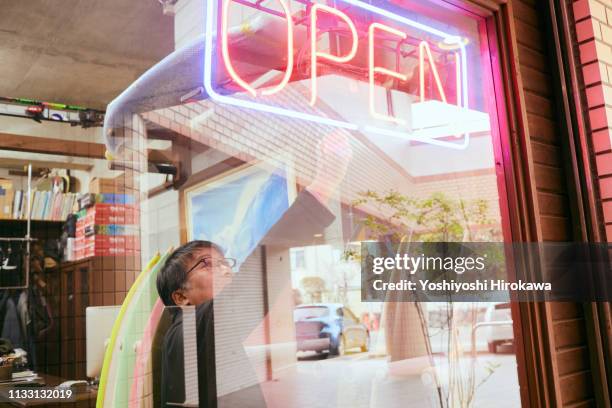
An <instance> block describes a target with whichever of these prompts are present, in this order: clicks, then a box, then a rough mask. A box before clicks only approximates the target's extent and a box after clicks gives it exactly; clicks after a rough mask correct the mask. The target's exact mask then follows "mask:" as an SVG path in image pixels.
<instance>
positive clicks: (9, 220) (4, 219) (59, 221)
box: [0, 218, 66, 223]
mask: <svg viewBox="0 0 612 408" xmlns="http://www.w3.org/2000/svg"><path fill="white" fill-rule="evenodd" d="M0 222H28V220H22V219H18V220H16V219H14V218H0ZM30 222H33V223H34V222H48V223H62V222H66V220H34V219H33V220H30Z"/></svg>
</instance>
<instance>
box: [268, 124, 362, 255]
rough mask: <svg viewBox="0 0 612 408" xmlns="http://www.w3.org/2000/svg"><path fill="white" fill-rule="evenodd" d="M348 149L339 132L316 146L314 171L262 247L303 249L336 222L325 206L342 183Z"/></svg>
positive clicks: (347, 160)
mask: <svg viewBox="0 0 612 408" xmlns="http://www.w3.org/2000/svg"><path fill="white" fill-rule="evenodd" d="M351 156H352V152H351V146H350V144H349V141H348V139H347V137H346V135H345V134H344V133H343V132H342V131H335V132H333V133H331V134H329V135H327V136H326V137H325V138H323V140H321V142H320V143H319V145H318V146H317V160H318V163H317V171H316V175H315V177H314V179H313V181H312V183H311V184H310V185H309V186H308V187H307V188H306V189H305V190H303V191H302V192H301V193H300V194H299V195H298V197H297V198H296V200H295V201H294V202H293V204H292V205H291V206H290V207H289V209H288V210H287V211H285V213H284V214H283V216H282V217H281V218H280V219H279V220H278V222H277V223H276V224H275V225H274V226H273V227H272V228H270V230H269V231H268V233H267V234H266V236H265V237H264V238H263V239H262V241H261V243H262V244H264V245H282V246H305V245H309V244H311V243H313V242H314V241H315V239H314V238H315V235H317V234H322V233H323V230H324V229H325V228H327V227H328V226H329V225H330V224H331V223H332V222H333V221H334V219H335V216H334V214H333V213H332V212H331V211H330V210H329V208H328V205H329V203H330V201H331V197H332V195H333V194H334V193H335V192H336V191H337V189H338V186H339V185H340V183H341V182H342V180H343V179H344V176H345V174H346V171H347V168H348V165H349V162H350V160H351Z"/></svg>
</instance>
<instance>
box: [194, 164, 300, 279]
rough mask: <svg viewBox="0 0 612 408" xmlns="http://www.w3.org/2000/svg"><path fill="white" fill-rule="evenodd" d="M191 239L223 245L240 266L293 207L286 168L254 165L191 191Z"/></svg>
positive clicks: (228, 254)
mask: <svg viewBox="0 0 612 408" xmlns="http://www.w3.org/2000/svg"><path fill="white" fill-rule="evenodd" d="M187 199H188V200H189V205H190V210H191V211H190V218H189V219H188V222H189V223H190V227H191V228H190V232H191V234H190V235H191V236H190V238H191V239H202V240H208V241H212V242H214V243H216V244H217V245H219V246H221V247H222V248H223V249H224V251H225V256H226V257H228V258H235V259H236V268H235V269H236V270H238V268H239V267H240V265H241V264H242V263H243V262H244V260H245V259H246V258H247V257H248V256H249V254H250V253H251V252H252V251H253V250H254V249H255V248H256V247H257V244H258V243H259V242H260V241H261V240H262V238H264V237H265V235H266V233H267V232H268V231H269V230H270V228H272V226H273V225H274V224H276V222H277V221H278V220H279V219H280V217H281V216H282V215H283V213H284V212H285V211H286V210H287V208H289V198H288V188H287V179H286V176H285V172H284V171H282V170H277V171H275V172H270V171H267V170H266V169H263V168H259V167H250V168H247V169H246V170H244V171H241V172H239V173H237V174H235V175H231V176H228V177H227V178H225V179H222V180H220V181H218V182H215V183H214V184H211V185H210V186H204V187H202V188H200V189H197V190H193V191H192V192H190V193H188V195H187Z"/></svg>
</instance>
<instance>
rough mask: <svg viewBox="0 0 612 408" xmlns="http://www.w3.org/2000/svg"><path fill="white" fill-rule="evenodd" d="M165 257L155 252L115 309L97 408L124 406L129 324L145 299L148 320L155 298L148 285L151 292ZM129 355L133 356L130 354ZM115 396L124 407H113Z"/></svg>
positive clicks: (143, 310) (141, 309) (129, 334)
mask: <svg viewBox="0 0 612 408" xmlns="http://www.w3.org/2000/svg"><path fill="white" fill-rule="evenodd" d="M167 256H168V254H166V255H165V256H164V257H160V254H159V253H157V254H155V255H154V256H153V258H151V260H150V261H149V263H148V264H147V265H146V267H145V268H144V269H143V271H142V272H141V273H140V274H139V275H138V277H137V278H136V280H135V281H134V283H133V285H132V287H131V288H130V290H129V291H128V293H127V295H126V297H125V300H124V301H123V303H122V305H121V308H120V309H119V314H118V315H117V319H116V320H115V323H114V325H113V329H112V331H111V337H110V341H109V345H108V347H107V348H106V351H105V353H104V362H103V364H102V372H101V374H100V383H99V386H98V396H97V399H96V407H97V408H103V407H105V406H108V407H116V406H126V405H127V397H126V396H125V395H127V391H125V392H123V388H125V389H126V390H127V387H128V384H127V382H128V379H127V376H125V375H124V374H125V372H126V368H125V366H126V364H129V361H128V359H129V354H128V353H126V351H127V350H128V349H129V348H130V343H129V340H130V339H132V338H133V336H134V333H135V331H133V330H132V329H131V328H130V327H129V325H130V324H132V323H134V322H137V321H138V319H137V318H135V315H140V316H142V315H143V314H144V313H145V307H143V305H144V304H146V303H147V302H143V300H148V303H149V304H150V307H149V309H148V313H146V315H147V318H148V315H149V314H150V311H151V309H152V308H153V304H154V302H155V300H156V299H157V298H158V297H157V293H156V292H154V295H155V297H154V299H152V298H153V296H151V286H153V290H154V289H155V278H156V277H157V272H158V271H159V269H160V268H161V266H162V265H163V264H164V262H165V258H166V257H167ZM141 333H142V331H141ZM132 347H133V345H132ZM132 354H135V353H134V352H133V351H132ZM130 372H131V370H130ZM117 397H123V398H124V399H125V404H123V405H116V404H115V402H116V400H117Z"/></svg>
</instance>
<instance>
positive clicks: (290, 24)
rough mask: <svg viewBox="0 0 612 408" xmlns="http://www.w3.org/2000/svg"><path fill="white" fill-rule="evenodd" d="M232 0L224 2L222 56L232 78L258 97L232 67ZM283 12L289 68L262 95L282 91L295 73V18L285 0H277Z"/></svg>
mask: <svg viewBox="0 0 612 408" xmlns="http://www.w3.org/2000/svg"><path fill="white" fill-rule="evenodd" d="M209 1H211V0H209ZM231 1H232V0H223V16H222V18H221V54H222V56H223V62H224V63H225V69H227V72H228V74H229V75H230V77H231V78H232V79H233V80H234V81H235V82H236V83H237V84H238V85H240V86H241V87H242V88H243V89H244V90H245V91H247V92H249V93H250V94H251V95H253V96H257V90H256V89H255V88H253V87H252V86H251V85H250V84H249V83H247V82H246V81H245V80H243V79H242V78H241V77H240V76H239V75H238V73H236V70H235V69H234V66H233V65H232V61H231V58H230V55H229V38H228V33H227V30H228V27H227V26H228V21H227V20H228V14H229V6H230V2H231ZM277 1H278V2H279V3H280V5H281V7H282V8H283V11H284V12H285V17H286V19H287V68H286V69H285V74H284V75H283V79H282V80H281V81H280V83H279V84H278V85H276V86H275V87H273V88H269V89H265V90H263V91H261V94H262V95H272V94H275V93H277V92H278V91H280V90H282V89H283V88H284V87H285V86H286V85H287V83H288V82H289V79H290V78H291V74H292V73H293V18H292V17H291V12H290V11H289V7H288V6H287V3H286V1H285V0H277Z"/></svg>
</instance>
